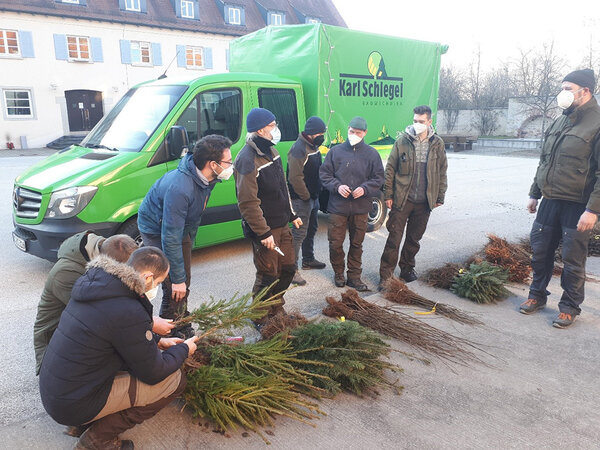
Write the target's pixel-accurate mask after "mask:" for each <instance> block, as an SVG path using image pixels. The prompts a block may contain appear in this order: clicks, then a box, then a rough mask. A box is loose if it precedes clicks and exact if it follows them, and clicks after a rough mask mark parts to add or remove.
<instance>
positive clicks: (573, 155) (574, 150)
mask: <svg viewBox="0 0 600 450" xmlns="http://www.w3.org/2000/svg"><path fill="white" fill-rule="evenodd" d="M595 86H596V80H595V78H594V72H593V71H592V70H591V69H583V70H576V71H574V72H571V73H570V74H568V75H567V76H566V77H565V78H564V80H563V82H562V90H561V92H560V93H559V94H558V97H557V102H558V105H559V107H561V108H562V109H563V114H562V115H561V116H560V117H559V118H558V119H556V120H555V121H554V123H552V125H551V126H550V128H549V129H548V130H547V131H546V135H545V138H544V145H543V147H542V154H541V156H540V163H539V166H538V168H537V172H536V174H535V178H534V180H533V184H532V185H531V189H530V191H529V197H530V200H529V203H528V204H527V209H528V210H529V212H530V213H532V214H533V213H535V212H536V210H537V204H538V199H540V198H541V197H542V196H543V197H544V199H543V200H542V202H541V204H540V208H539V211H538V213H537V216H536V218H535V221H534V222H533V228H532V230H531V238H530V239H531V248H532V250H533V255H532V259H531V267H532V268H533V278H532V282H531V286H530V288H529V296H528V300H527V301H526V302H525V303H523V304H522V305H521V307H520V311H521V312H522V313H524V314H531V313H534V312H536V311H537V310H539V309H542V308H543V307H544V306H545V305H546V301H547V298H548V294H550V292H548V291H547V289H546V288H547V286H548V283H549V282H550V279H551V277H552V270H553V268H554V252H555V250H556V248H557V247H558V243H559V241H560V239H561V238H562V242H563V246H562V260H563V263H564V268H563V272H562V275H561V278H560V284H561V287H562V288H563V294H562V297H561V299H560V302H559V303H558V309H559V310H560V313H559V315H558V317H557V318H556V319H555V320H554V321H553V325H554V326H555V327H557V328H565V327H568V326H569V325H571V324H572V323H573V322H574V321H575V319H576V318H577V316H578V315H579V314H580V313H581V309H580V307H579V306H580V305H581V303H582V302H583V299H584V284H585V260H586V257H587V250H588V243H589V238H590V232H591V230H592V228H593V227H594V225H595V224H596V221H597V220H598V213H600V178H599V175H600V167H599V161H600V107H599V106H598V102H597V101H596V99H595V98H594V95H593V92H594V89H595Z"/></svg>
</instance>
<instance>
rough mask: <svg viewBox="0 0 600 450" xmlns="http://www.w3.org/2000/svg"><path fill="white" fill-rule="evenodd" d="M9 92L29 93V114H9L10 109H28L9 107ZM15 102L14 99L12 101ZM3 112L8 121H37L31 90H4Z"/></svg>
mask: <svg viewBox="0 0 600 450" xmlns="http://www.w3.org/2000/svg"><path fill="white" fill-rule="evenodd" d="M8 92H27V100H28V101H29V114H27V115H25V114H16V115H15V114H9V112H8V108H26V107H24V106H9V105H8V98H6V94H7V93H8ZM11 100H13V99H11ZM2 106H3V108H2V112H3V113H4V118H5V119H6V120H23V119H35V111H34V108H33V92H32V90H31V89H30V88H9V87H6V88H2Z"/></svg>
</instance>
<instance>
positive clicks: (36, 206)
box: [13, 187, 42, 219]
mask: <svg viewBox="0 0 600 450" xmlns="http://www.w3.org/2000/svg"><path fill="white" fill-rule="evenodd" d="M41 205H42V194H40V193H39V192H36V191H31V190H29V189H25V188H22V187H16V188H15V190H14V192H13V208H14V210H15V214H16V216H17V217H22V218H24V219H35V218H37V216H38V214H39V212H40V206H41Z"/></svg>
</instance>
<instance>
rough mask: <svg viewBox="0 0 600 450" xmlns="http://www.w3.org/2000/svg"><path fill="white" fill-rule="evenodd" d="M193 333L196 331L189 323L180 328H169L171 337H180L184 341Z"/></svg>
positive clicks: (193, 334) (192, 335)
mask: <svg viewBox="0 0 600 450" xmlns="http://www.w3.org/2000/svg"><path fill="white" fill-rule="evenodd" d="M195 335H196V332H195V331H194V329H193V328H192V326H191V325H186V326H184V327H182V328H177V329H173V330H171V337H176V338H180V339H183V340H184V341H185V340H186V339H189V338H191V337H194V336H195Z"/></svg>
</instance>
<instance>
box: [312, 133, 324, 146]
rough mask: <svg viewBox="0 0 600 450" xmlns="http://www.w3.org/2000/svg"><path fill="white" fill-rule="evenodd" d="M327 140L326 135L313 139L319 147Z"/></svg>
mask: <svg viewBox="0 0 600 450" xmlns="http://www.w3.org/2000/svg"><path fill="white" fill-rule="evenodd" d="M323 142H325V136H322V135H321V136H317V137H315V138H314V139H313V144H314V145H315V146H317V147H319V146H321V144H322V143H323Z"/></svg>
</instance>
